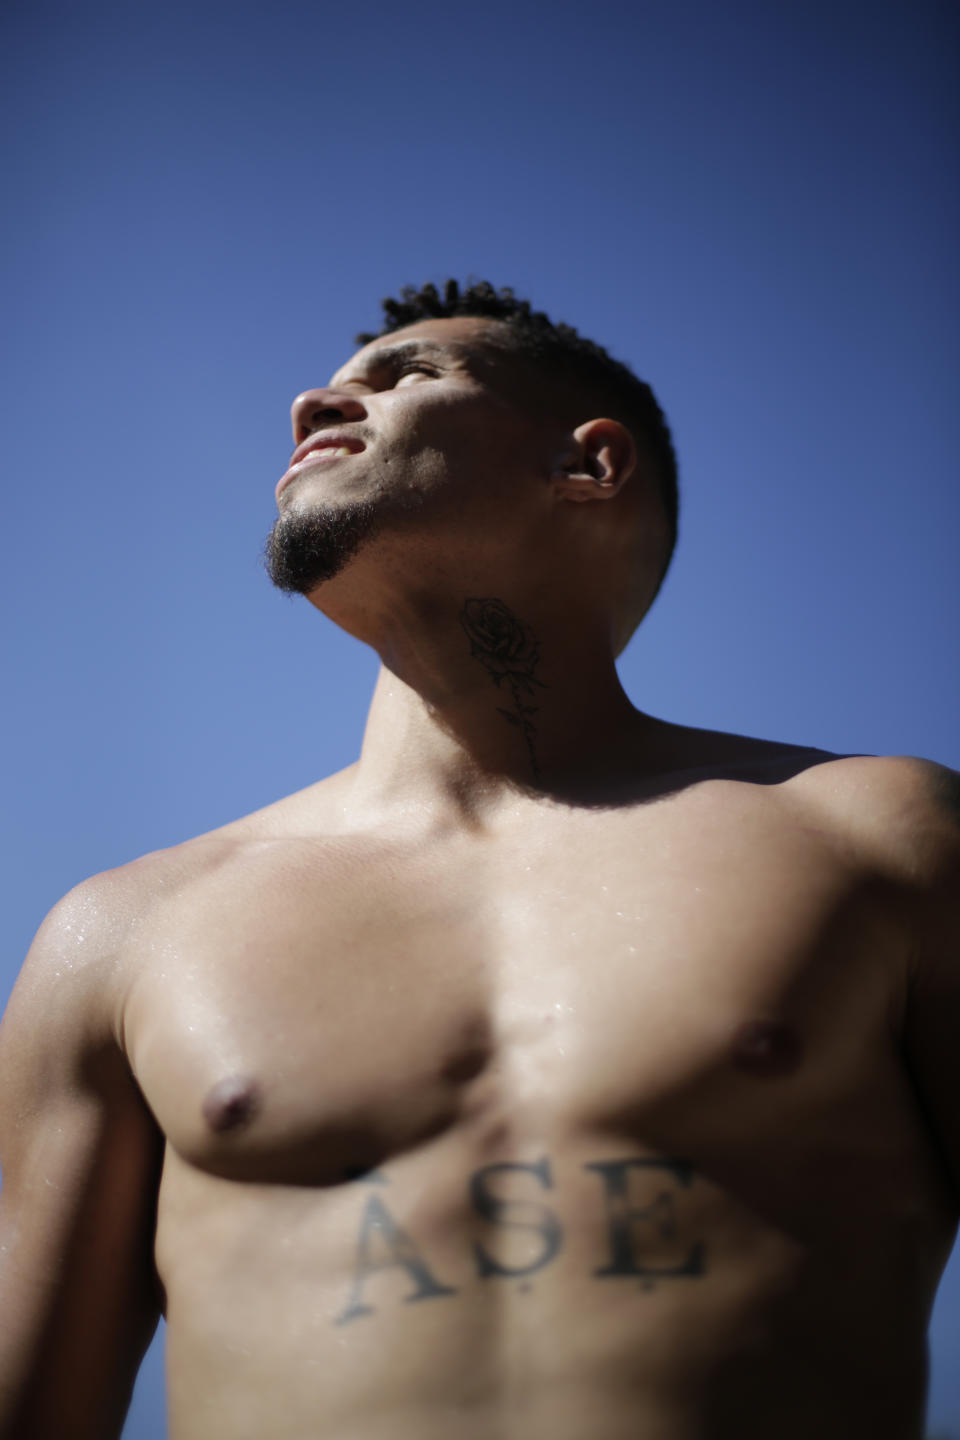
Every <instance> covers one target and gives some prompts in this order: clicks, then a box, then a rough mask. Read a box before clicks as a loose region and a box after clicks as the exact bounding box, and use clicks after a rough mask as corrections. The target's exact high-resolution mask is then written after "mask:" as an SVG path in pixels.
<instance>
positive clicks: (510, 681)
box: [460, 599, 549, 785]
mask: <svg viewBox="0 0 960 1440" xmlns="http://www.w3.org/2000/svg"><path fill="white" fill-rule="evenodd" d="M460 624H461V625H462V626H463V629H464V632H465V633H466V636H467V639H468V640H469V641H470V654H471V655H472V656H473V658H474V659H475V660H479V661H480V664H481V665H482V666H483V667H484V669H485V670H486V671H487V673H488V674H489V676H490V678H491V680H492V681H493V683H494V684H495V685H496V686H497V688H498V689H502V688H503V686H504V685H506V686H507V688H508V689H509V691H510V696H511V699H512V700H513V709H512V710H505V709H502V708H501V707H500V706H497V709H498V712H499V713H500V714H501V715H502V716H503V717H504V719H505V720H508V721H509V722H510V724H511V725H515V726H516V727H517V728H518V729H519V731H520V733H521V735H522V736H523V738H524V741H525V743H526V746H527V753H528V755H529V756H530V767H531V769H532V771H533V779H534V782H535V784H538V785H539V784H540V770H539V767H538V765H537V757H536V752H535V750H534V741H535V740H536V737H537V729H536V726H535V725H534V723H533V720H532V719H531V716H533V715H536V713H537V711H538V709H539V708H540V707H539V706H538V705H530V704H529V703H525V702H526V701H529V699H530V697H531V696H533V695H535V694H536V691H535V689H534V686H539V688H540V689H541V690H546V689H548V688H549V687H548V686H546V685H545V684H544V682H543V681H542V680H538V679H537V678H536V676H535V675H534V671H535V669H536V667H537V665H538V664H539V663H540V642H539V640H538V639H537V638H536V636H535V635H534V633H533V631H532V630H531V629H530V626H529V625H524V623H523V621H522V620H518V619H517V617H516V615H514V613H513V611H512V610H511V609H510V608H509V607H508V606H507V605H504V603H503V601H502V600H493V599H488V600H480V599H476V600H467V601H466V602H465V604H464V607H463V609H462V610H461V612H460Z"/></svg>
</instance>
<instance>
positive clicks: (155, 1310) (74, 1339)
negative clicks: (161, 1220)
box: [0, 922, 162, 1440]
mask: <svg viewBox="0 0 960 1440" xmlns="http://www.w3.org/2000/svg"><path fill="white" fill-rule="evenodd" d="M59 928H60V930H62V926H61V927H59ZM62 941H63V936H62V934H60V933H58V926H57V925H56V924H54V925H53V926H52V927H51V926H50V924H49V922H48V925H47V927H46V933H44V932H43V931H42V932H41V936H40V937H38V941H37V942H36V944H35V946H34V949H33V951H32V952H31V955H30V957H29V958H28V961H27V964H26V965H25V966H24V970H23V973H22V974H21V977H20V980H19V981H18V983H17V986H16V988H15V990H14V993H13V995H12V997H11V1000H10V1004H9V1006H8V1008H7V1013H6V1015H5V1016H4V1019H3V1023H2V1025H0V1172H2V1189H0V1296H2V1308H0V1440H12V1437H14V1436H22V1435H27V1434H29V1435H31V1436H34V1437H36V1440H47V1437H51V1440H52V1437H53V1436H57V1437H62V1440H88V1437H89V1440H93V1437H96V1440H105V1437H107V1436H114V1435H119V1433H120V1430H121V1428H122V1424H123V1417H124V1415H125V1413H126V1408H127V1405H128V1404H129V1398H130V1392H131V1389H132V1386H133V1381H134V1379H135V1376H136V1370H137V1367H138V1365H139V1362H140V1359H141V1358H142V1355H143V1352H144V1350H145V1348H146V1346H147V1345H148V1344H149V1341H150V1337H151V1335H152V1334H153V1331H154V1329H155V1328H156V1323H157V1318H158V1314H159V1305H158V1298H157V1287H156V1284H155V1278H154V1271H153V1262H152V1248H153V1217H154V1211H155V1201H156V1188H157V1183H158V1176H159V1165H160V1160H161V1156H162V1148H161V1141H160V1137H159V1134H158V1132H157V1129H156V1126H155V1125H154V1122H153V1120H152V1118H151V1117H150V1115H149V1112H148V1111H147V1109H146V1106H145V1105H144V1102H143V1099H142V1097H141V1096H140V1093H139V1091H138V1089H137V1087H136V1085H135V1083H134V1081H133V1079H132V1077H131V1076H130V1073H129V1071H128V1069H127V1067H126V1063H125V1060H124V1057H123V1055H122V1053H121V1052H120V1050H119V1047H118V1046H117V1044H116V1041H115V1039H114V1037H113V1034H112V1027H111V1025H110V1023H109V1016H108V1014H107V1009H108V1007H107V1006H106V1005H105V1003H104V997H103V995H102V993H101V989H100V981H99V977H98V973H97V962H96V959H95V958H94V959H93V960H91V961H85V962H84V964H83V965H82V966H80V967H79V968H74V967H73V966H69V967H68V966H67V965H66V964H65V963H63V962H64V959H65V953H66V952H65V951H63V950H62V948H61V947H62Z"/></svg>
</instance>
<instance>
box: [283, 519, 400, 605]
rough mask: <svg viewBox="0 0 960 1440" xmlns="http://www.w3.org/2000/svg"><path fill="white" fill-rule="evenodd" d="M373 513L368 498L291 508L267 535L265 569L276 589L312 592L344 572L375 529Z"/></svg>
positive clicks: (299, 592) (293, 593)
mask: <svg viewBox="0 0 960 1440" xmlns="http://www.w3.org/2000/svg"><path fill="white" fill-rule="evenodd" d="M375 517H376V511H375V507H374V506H373V505H372V504H371V503H370V501H368V500H362V501H358V502H356V503H355V504H353V505H343V506H338V507H337V508H336V509H329V510H297V509H290V510H288V511H287V512H286V513H285V514H283V515H281V516H280V518H279V519H278V520H277V522H276V524H275V525H274V527H273V529H272V530H271V531H270V534H269V535H268V536H267V543H266V545H265V546H264V552H263V563H264V567H265V568H266V572H267V574H268V575H269V576H270V579H271V580H272V581H273V583H274V585H276V587H277V589H278V590H283V591H284V592H285V593H287V594H288V595H308V594H309V593H310V591H311V590H315V589H316V587H317V586H318V585H321V584H323V582H324V581H325V580H332V579H333V577H334V576H335V575H339V574H340V571H341V570H342V569H343V567H344V566H345V565H346V563H347V561H348V560H350V559H352V558H353V556H354V555H355V554H356V553H357V550H358V549H359V548H360V546H361V545H362V544H363V542H364V540H366V539H367V538H368V537H369V535H370V534H371V533H372V531H373V528H374V520H375Z"/></svg>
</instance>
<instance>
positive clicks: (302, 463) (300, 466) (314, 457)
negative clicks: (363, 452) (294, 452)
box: [276, 450, 360, 495]
mask: <svg viewBox="0 0 960 1440" xmlns="http://www.w3.org/2000/svg"><path fill="white" fill-rule="evenodd" d="M359 453H360V452H359V450H351V452H350V455H359ZM350 455H329V454H327V455H324V454H322V453H321V452H320V451H317V450H311V451H310V453H309V455H304V457H303V459H302V460H298V461H297V463H296V465H291V466H290V469H289V470H288V471H287V472H286V474H284V475H281V476H280V479H279V481H278V483H277V490H276V493H277V495H279V494H280V491H281V490H284V489H285V488H286V487H287V485H288V484H289V483H290V481H291V480H295V479H296V478H297V476H298V475H299V474H300V472H301V471H302V470H306V469H307V468H308V467H309V466H310V465H332V464H333V462H334V461H335V460H349V459H350Z"/></svg>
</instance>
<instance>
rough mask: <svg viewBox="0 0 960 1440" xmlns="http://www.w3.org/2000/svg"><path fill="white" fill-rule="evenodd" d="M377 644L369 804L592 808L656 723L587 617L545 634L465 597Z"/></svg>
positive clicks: (362, 777) (471, 811)
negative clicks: (631, 696) (521, 800)
mask: <svg viewBox="0 0 960 1440" xmlns="http://www.w3.org/2000/svg"><path fill="white" fill-rule="evenodd" d="M378 649H379V650H380V654H381V658H382V659H383V662H384V663H383V666H382V669H381V672H380V677H379V680H378V683H377V687H376V691H375V693H374V697H373V701H372V704H371V707H370V713H369V717H368V721H367V728H366V734H365V737H364V743H363V751H362V754H361V758H360V763H359V766H358V767H357V770H356V772H355V782H354V796H355V798H356V800H358V801H360V800H361V799H362V801H363V803H364V804H372V805H373V806H375V807H376V808H381V807H383V808H393V807H394V806H396V805H400V806H403V807H408V806H411V805H413V806H421V805H422V806H424V807H429V808H430V809H431V811H432V812H433V813H435V814H437V813H440V814H444V815H446V816H447V818H449V820H450V821H452V822H454V823H456V821H457V819H458V817H459V818H460V819H462V820H466V819H467V818H469V817H470V816H478V815H479V814H480V813H481V812H485V811H490V810H491V809H494V808H496V807H497V806H498V805H500V804H502V803H503V802H504V801H506V800H515V799H516V797H517V796H518V795H520V794H523V795H527V796H542V797H549V798H553V799H557V800H564V799H566V800H571V801H576V800H587V801H589V800H590V799H591V798H593V799H597V800H601V799H603V798H606V797H607V796H609V795H610V793H611V787H615V786H616V783H617V776H618V774H623V773H624V771H631V770H634V769H635V766H636V764H637V762H638V761H640V758H641V755H642V752H643V749H644V740H645V738H647V737H648V736H649V735H650V734H651V733H652V731H653V729H655V728H656V727H657V724H658V722H655V721H652V720H650V719H649V718H648V717H646V716H644V715H642V714H641V713H640V712H639V711H637V710H635V709H634V707H633V705H632V704H631V703H630V701H629V700H628V698H627V696H626V694H625V693H624V690H623V688H622V686H621V684H620V680H619V677H618V675H617V672H616V667H615V664H614V657H613V653H612V645H611V642H610V639H609V637H608V636H606V635H605V634H604V633H603V631H602V627H598V626H594V627H592V628H591V627H590V626H588V625H587V624H586V623H585V622H584V621H583V620H582V619H581V620H580V621H579V623H576V622H572V621H571V619H570V617H567V622H566V623H565V624H564V623H563V622H561V623H560V624H559V625H557V626H556V627H555V628H554V629H551V627H550V623H549V621H548V622H546V623H543V622H542V620H541V622H540V623H538V617H537V616H536V615H531V616H530V617H529V619H525V618H522V617H521V616H520V615H519V614H518V613H516V612H514V611H513V610H512V609H511V608H510V607H509V606H508V605H506V604H505V603H504V602H503V601H500V600H494V599H491V598H477V599H472V600H471V599H468V600H466V601H465V602H464V603H463V605H462V608H461V610H460V612H459V614H456V615H447V616H445V617H444V616H441V617H440V618H438V619H435V621H434V623H431V624H430V625H428V626H426V627H423V626H421V627H419V628H417V629H416V630H411V629H409V628H404V627H397V628H396V629H395V630H393V631H392V633H391V634H390V635H389V636H386V637H383V643H382V645H380V646H378Z"/></svg>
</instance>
